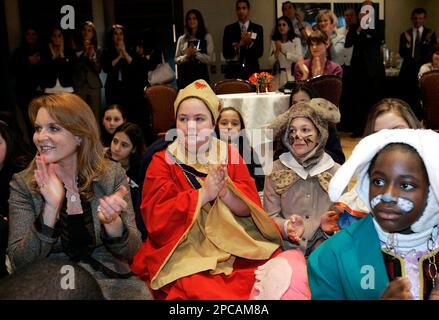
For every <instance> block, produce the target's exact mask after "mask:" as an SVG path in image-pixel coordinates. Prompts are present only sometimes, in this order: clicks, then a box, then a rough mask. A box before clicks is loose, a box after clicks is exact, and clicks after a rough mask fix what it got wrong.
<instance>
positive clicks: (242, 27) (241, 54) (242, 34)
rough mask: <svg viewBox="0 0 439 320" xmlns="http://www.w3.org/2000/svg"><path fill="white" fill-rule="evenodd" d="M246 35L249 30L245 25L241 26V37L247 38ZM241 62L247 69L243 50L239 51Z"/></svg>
mask: <svg viewBox="0 0 439 320" xmlns="http://www.w3.org/2000/svg"><path fill="white" fill-rule="evenodd" d="M246 33H247V28H246V26H245V24H243V25H241V37H243V36H245V34H246ZM239 61H240V63H241V66H242V67H245V65H246V59H245V54H244V52H243V50H242V49H240V50H239Z"/></svg>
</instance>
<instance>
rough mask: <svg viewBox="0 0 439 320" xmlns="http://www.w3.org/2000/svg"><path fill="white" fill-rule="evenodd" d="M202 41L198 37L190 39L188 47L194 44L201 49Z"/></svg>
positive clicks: (197, 48)
mask: <svg viewBox="0 0 439 320" xmlns="http://www.w3.org/2000/svg"><path fill="white" fill-rule="evenodd" d="M200 43H201V41H200V40H198V39H195V40H189V41H188V47H189V46H191V45H192V46H193V47H194V48H195V49H196V50H198V51H200Z"/></svg>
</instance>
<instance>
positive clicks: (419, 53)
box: [413, 29, 421, 62]
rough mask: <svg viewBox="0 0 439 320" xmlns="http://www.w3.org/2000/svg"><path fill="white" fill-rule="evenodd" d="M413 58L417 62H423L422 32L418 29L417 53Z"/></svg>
mask: <svg viewBox="0 0 439 320" xmlns="http://www.w3.org/2000/svg"><path fill="white" fill-rule="evenodd" d="M413 57H414V59H415V62H419V60H421V32H419V29H416V39H415V52H414V56H413Z"/></svg>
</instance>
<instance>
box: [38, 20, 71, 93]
mask: <svg viewBox="0 0 439 320" xmlns="http://www.w3.org/2000/svg"><path fill="white" fill-rule="evenodd" d="M49 35H50V39H49V42H48V44H47V47H46V48H45V50H43V53H42V56H41V72H42V80H41V86H42V88H43V90H44V93H60V92H73V91H74V88H73V66H74V62H75V58H76V56H75V53H74V52H73V50H72V49H71V47H70V45H69V41H67V39H66V38H65V35H64V31H63V30H62V29H61V28H60V27H58V26H56V27H53V28H52V29H51V31H50V34H49Z"/></svg>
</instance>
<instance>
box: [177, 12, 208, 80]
mask: <svg viewBox="0 0 439 320" xmlns="http://www.w3.org/2000/svg"><path fill="white" fill-rule="evenodd" d="M185 21H186V22H185V29H186V32H185V34H184V35H182V36H180V38H178V41H177V49H176V51H175V62H176V63H177V65H178V87H179V88H184V87H186V86H187V85H188V84H190V83H192V82H193V81H195V80H197V79H203V80H206V82H209V69H208V65H210V64H211V63H212V62H213V38H212V36H211V35H210V33H208V32H207V29H206V26H205V25H204V20H203V16H202V15H201V12H200V11H198V10H196V9H192V10H189V11H188V12H187V13H186V19H185Z"/></svg>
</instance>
